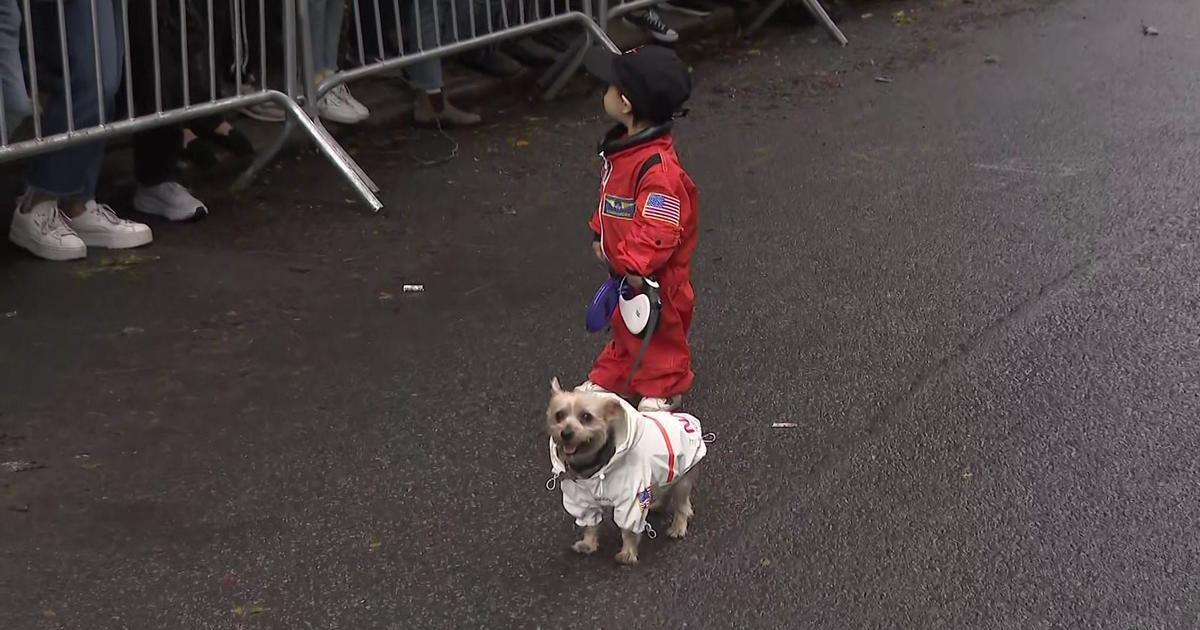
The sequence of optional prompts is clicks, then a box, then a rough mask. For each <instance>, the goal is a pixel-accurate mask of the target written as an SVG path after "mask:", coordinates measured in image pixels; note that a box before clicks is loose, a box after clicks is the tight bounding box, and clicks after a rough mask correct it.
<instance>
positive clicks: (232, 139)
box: [201, 129, 255, 158]
mask: <svg viewBox="0 0 1200 630" xmlns="http://www.w3.org/2000/svg"><path fill="white" fill-rule="evenodd" d="M201 137H202V138H204V139H205V140H207V141H208V142H211V143H213V144H215V145H216V146H218V147H220V148H222V149H224V150H226V151H228V152H230V153H232V154H233V155H234V157H239V158H244V157H250V156H252V155H254V154H255V150H254V144H253V143H251V142H250V138H247V137H246V134H244V133H242V132H240V131H238V130H237V129H232V130H230V132H229V134H228V135H221V134H219V133H217V132H215V131H214V132H210V133H205V134H202V135H201Z"/></svg>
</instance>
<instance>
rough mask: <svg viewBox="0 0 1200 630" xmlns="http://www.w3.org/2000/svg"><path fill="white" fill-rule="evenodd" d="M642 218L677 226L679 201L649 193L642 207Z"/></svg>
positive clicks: (667, 196)
mask: <svg viewBox="0 0 1200 630" xmlns="http://www.w3.org/2000/svg"><path fill="white" fill-rule="evenodd" d="M642 216H644V217H646V218H647V219H654V220H656V221H662V222H664V223H670V224H671V225H679V200H678V199H676V198H674V197H672V196H670V195H664V194H662V193H650V195H649V196H647V197H646V205H644V206H642Z"/></svg>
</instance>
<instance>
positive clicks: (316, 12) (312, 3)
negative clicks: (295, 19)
mask: <svg viewBox="0 0 1200 630" xmlns="http://www.w3.org/2000/svg"><path fill="white" fill-rule="evenodd" d="M305 1H306V2H308V40H309V43H310V45H311V46H312V58H313V74H314V75H315V77H316V79H317V80H318V81H320V80H321V79H322V78H323V75H324V74H325V73H326V72H328V71H329V66H330V62H329V60H328V59H327V57H328V53H327V51H326V49H325V41H326V37H325V20H326V19H327V16H326V12H327V10H328V8H329V5H331V4H335V2H331V1H330V0H305Z"/></svg>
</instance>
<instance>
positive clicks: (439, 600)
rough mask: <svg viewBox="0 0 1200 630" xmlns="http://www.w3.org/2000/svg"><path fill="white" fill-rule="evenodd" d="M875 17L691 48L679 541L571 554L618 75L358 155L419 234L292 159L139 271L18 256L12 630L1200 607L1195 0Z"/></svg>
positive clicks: (1, 391)
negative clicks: (604, 177) (607, 89)
mask: <svg viewBox="0 0 1200 630" xmlns="http://www.w3.org/2000/svg"><path fill="white" fill-rule="evenodd" d="M901 9H903V10H905V11H906V14H905V16H904V17H902V18H898V19H897V18H894V16H893V15H892V14H893V13H894V12H895V11H897V10H901ZM863 12H871V13H872V16H871V17H869V18H863V17H861V16H860V15H859V14H858V12H855V14H854V15H850V16H848V17H847V19H846V20H845V21H844V26H845V30H846V33H847V35H848V36H849V37H850V39H851V42H852V44H851V46H849V47H847V48H844V49H843V48H836V47H834V46H832V45H831V44H830V43H829V42H828V40H827V39H826V38H825V37H824V35H823V34H822V33H820V32H819V31H817V30H816V29H814V28H803V27H796V26H779V27H776V28H775V29H774V30H772V31H771V32H770V33H769V34H768V35H767V36H766V37H765V38H763V39H760V40H755V41H753V42H750V43H748V44H746V43H739V42H732V41H728V40H721V39H712V40H707V41H705V42H700V43H697V44H694V45H692V46H690V47H689V48H688V50H687V57H688V59H689V60H690V61H691V62H692V63H693V65H694V69H695V74H696V78H697V80H696V85H697V88H696V93H695V97H694V99H693V103H692V105H693V108H692V115H691V116H690V117H689V118H688V119H686V120H685V121H684V122H682V123H681V124H680V125H679V127H678V131H677V142H678V144H679V145H680V149H681V156H682V159H683V161H684V163H685V164H686V165H687V166H688V168H689V170H690V171H691V174H692V176H693V178H694V179H695V180H696V182H697V183H698V186H699V188H700V192H701V212H702V229H703V236H702V239H701V245H700V247H699V249H698V250H697V252H696V257H695V271H694V277H695V283H696V287H697V296H698V297H697V300H698V304H697V313H696V320H695V326H694V329H693V342H694V351H695V357H696V369H697V372H698V380H697V383H696V386H695V389H694V392H693V393H692V395H691V396H689V398H688V399H687V402H686V407H687V410H688V411H690V412H691V413H694V414H695V415H697V416H699V417H700V418H701V419H702V420H703V421H704V424H705V428H706V429H711V430H713V431H715V432H716V434H717V441H716V443H714V444H713V445H711V447H710V451H709V453H710V455H709V457H708V459H707V460H706V462H705V468H704V470H703V477H702V479H701V483H700V485H699V488H698V491H697V494H696V502H695V506H696V511H697V516H696V518H695V519H694V520H693V522H692V527H691V529H690V531H689V536H688V538H687V539H686V540H684V541H681V542H677V541H670V540H667V539H666V538H665V537H660V538H658V539H656V540H652V541H645V542H644V544H643V551H642V557H641V564H640V566H638V567H636V568H623V567H618V566H617V565H616V564H615V563H614V562H613V560H612V555H613V554H615V553H616V550H617V548H618V546H619V534H618V533H617V532H616V531H615V530H613V529H608V530H606V531H605V533H604V535H603V536H602V539H601V540H602V553H599V554H597V555H596V556H594V557H589V558H581V557H578V556H576V555H575V554H574V553H573V552H572V551H571V550H570V544H571V543H572V542H573V541H574V536H575V532H574V527H573V523H572V522H571V519H570V518H569V517H568V516H567V515H566V513H565V512H564V511H563V510H562V508H561V504H560V501H561V498H560V496H559V495H558V493H556V492H548V491H547V490H546V489H545V488H544V483H545V481H546V479H547V478H548V477H549V476H550V472H549V463H548V461H547V460H546V449H545V437H544V434H543V433H542V430H541V422H542V420H541V412H542V409H543V407H544V404H545V399H546V393H547V388H548V382H549V380H550V378H551V377H553V376H558V377H560V378H562V379H564V381H577V380H581V379H582V378H583V377H584V375H585V374H586V370H587V368H588V366H589V364H590V361H591V359H592V358H593V356H594V355H595V354H596V353H597V352H598V350H599V348H600V346H601V344H602V343H603V339H601V338H600V337H595V336H589V335H588V334H587V333H586V332H585V331H584V329H583V321H582V319H583V317H582V316H583V308H584V306H585V304H586V302H587V300H588V299H589V298H590V296H591V293H592V291H593V290H594V289H595V287H596V286H597V284H598V283H599V282H600V280H601V279H602V274H603V272H602V271H601V270H600V269H598V268H597V267H596V265H595V263H594V261H592V260H591V258H590V256H591V253H590V247H589V245H588V242H589V237H588V234H587V231H586V218H587V215H588V213H589V211H590V210H591V209H592V208H593V207H594V204H595V195H596V191H597V188H598V183H597V176H598V168H599V165H598V163H597V160H596V158H595V156H594V151H593V149H594V147H595V143H596V141H597V139H598V137H599V135H600V134H601V132H602V131H603V129H604V126H605V123H604V122H603V121H602V120H600V118H599V113H600V109H599V100H598V99H599V94H598V91H595V90H593V91H591V92H590V93H588V94H586V95H580V94H576V95H575V96H572V97H570V98H567V99H565V100H563V101H561V102H557V103H553V104H539V105H528V104H520V103H517V104H513V105H511V106H504V107H502V108H501V109H502V110H503V111H491V112H489V119H490V120H491V121H493V122H492V123H491V124H490V125H489V126H488V127H486V128H484V129H482V130H479V131H475V132H466V133H455V134H453V135H452V136H451V138H452V139H453V140H454V141H456V142H457V144H458V145H459V146H458V147H457V153H456V155H455V156H454V157H453V158H452V159H450V160H449V161H447V162H445V163H443V164H440V165H437V166H429V167H425V166H421V165H420V164H419V162H420V161H431V160H434V159H436V158H438V157H441V156H449V155H450V154H451V151H450V150H451V148H452V146H451V140H450V139H448V138H445V137H442V136H439V135H437V134H435V133H432V132H429V131H417V130H412V129H407V128H403V127H388V128H377V129H374V130H372V131H371V132H369V133H363V134H359V135H356V136H353V137H351V139H350V140H349V144H350V147H349V149H350V150H351V151H352V152H353V153H354V155H355V156H356V157H357V158H358V159H359V160H360V162H361V163H362V165H363V166H364V167H365V168H366V169H367V170H368V172H370V173H371V174H372V175H373V176H374V177H375V178H376V179H377V181H378V182H379V183H380V184H381V185H382V186H383V187H384V195H385V197H384V200H385V203H387V205H388V207H387V210H386V211H385V212H384V213H382V214H380V215H372V214H370V213H369V212H367V211H366V210H364V209H363V208H362V207H361V206H358V205H356V204H355V203H354V202H353V199H352V198H351V197H352V196H351V194H350V193H349V191H348V189H347V188H346V187H345V186H344V185H343V184H342V183H341V182H340V181H339V180H338V179H336V175H335V174H334V172H333V170H332V169H331V168H330V167H329V166H328V165H327V164H324V163H322V162H320V161H318V160H317V159H315V158H311V157H297V158H289V159H288V160H287V161H286V162H285V163H282V164H280V165H278V166H277V167H276V168H275V169H273V170H272V171H271V172H270V173H269V174H268V176H267V179H266V181H264V182H263V183H261V184H260V185H259V186H257V187H256V188H255V189H254V190H252V191H251V192H250V193H248V194H245V195H242V196H237V197H234V196H229V195H226V194H222V193H220V192H219V191H207V195H206V199H208V200H209V201H210V206H211V207H212V208H213V216H212V217H210V219H209V220H207V221H206V222H203V223H199V224H192V225H185V226H175V225H165V224H161V223H155V224H154V225H153V227H154V229H155V230H156V232H155V234H156V241H155V243H154V245H153V246H151V247H150V248H147V249H145V250H140V251H138V252H135V253H133V254H101V253H96V254H93V255H92V257H91V258H90V259H89V260H88V261H86V262H83V263H80V264H51V263H45V262H40V261H35V260H31V259H28V258H26V257H23V256H21V255H19V254H17V253H15V252H12V251H8V250H5V251H4V252H3V253H2V254H0V382H2V383H3V386H2V387H0V462H34V463H36V465H37V466H38V467H37V468H35V469H33V470H25V471H22V472H10V471H9V470H8V469H7V468H5V467H0V628H5V629H13V630H25V629H43V628H49V629H59V628H72V629H74V628H83V629H108V628H131V629H151V628H153V629H158V628H171V629H174V628H184V629H191V628H280V629H305V628H313V629H324V628H353V629H360V628H397V629H399V628H404V629H410V628H414V629H415V628H545V629H556V628H572V629H575V628H622V627H642V628H684V627H687V628H1022V629H1025V628H1195V627H1200V488H1198V484H1200V465H1198V464H1197V458H1196V456H1195V454H1196V452H1197V448H1198V447H1200V426H1198V423H1197V419H1198V418H1200V282H1197V278H1198V274H1200V251H1198V250H1200V245H1197V241H1198V239H1200V213H1198V207H1200V203H1198V202H1197V200H1198V199H1200V177H1197V175H1196V173H1197V167H1198V165H1200V106H1198V103H1200V98H1198V96H1197V95H1198V94H1200V74H1198V73H1197V71H1196V69H1197V68H1200V45H1198V44H1200V42H1198V41H1197V38H1198V37H1200V35H1197V34H1198V33H1200V5H1197V4H1196V3H1195V2H1191V1H1189V0H1142V1H1141V2H1137V3H1130V2H1123V1H1120V0H1060V1H1056V2H1042V1H1034V0H997V1H995V2H986V3H985V2H977V3H960V2H900V3H896V2H892V3H883V4H877V5H868V7H867V8H866V9H864V10H863ZM1143 23H1145V24H1148V25H1152V26H1155V27H1156V28H1157V29H1158V30H1159V31H1160V32H1161V34H1160V35H1158V36H1154V37H1152V36H1146V35H1143V31H1142V28H1141V25H1142V24H1143ZM880 77H882V78H886V79H890V82H885V81H879V80H877V78H880ZM406 284H421V285H423V286H424V292H420V293H406V292H404V291H403V286H404V285H406ZM773 422H786V423H794V424H795V425H796V426H795V428H782V429H774V428H771V424H772V423H773ZM659 529H660V530H661V529H662V528H661V527H660V528H659Z"/></svg>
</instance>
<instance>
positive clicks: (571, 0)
mask: <svg viewBox="0 0 1200 630" xmlns="http://www.w3.org/2000/svg"><path fill="white" fill-rule="evenodd" d="M573 5H575V6H574V7H573ZM351 7H352V11H351V14H352V15H351V18H352V19H353V24H352V26H351V30H352V34H353V35H354V40H355V44H356V46H355V51H354V52H356V53H357V61H358V63H359V65H358V67H356V68H352V69H347V70H341V71H338V72H335V73H333V74H330V75H329V76H328V77H325V78H323V79H321V80H319V81H318V80H316V78H314V77H313V76H312V73H313V67H312V63H311V60H306V61H308V63H306V64H305V75H306V76H305V80H306V85H308V86H310V87H309V91H308V92H307V94H308V97H309V101H310V102H312V103H315V102H316V101H317V100H318V99H320V98H321V97H323V96H324V95H325V94H326V93H328V92H329V91H330V90H332V89H334V88H336V87H337V86H338V85H341V84H343V83H346V82H349V81H354V80H357V79H361V78H363V77H367V76H370V75H375V74H379V73H384V72H389V71H394V70H398V69H401V68H411V67H413V66H415V65H418V64H422V63H431V62H435V61H436V60H438V59H441V58H443V57H448V56H451V55H455V54H458V53H461V52H465V51H468V50H471V49H475V48H480V47H485V46H492V45H496V44H499V43H502V42H504V41H506V40H510V39H516V38H520V37H525V36H527V35H532V34H534V33H537V32H540V31H546V30H551V29H556V28H560V27H564V26H571V25H577V26H579V27H580V28H582V30H583V33H584V35H585V36H587V37H588V38H589V41H593V42H598V43H600V44H603V45H605V46H607V47H608V48H609V49H611V50H613V51H617V47H616V45H614V44H613V43H612V41H611V40H610V39H609V38H608V35H607V34H606V33H605V32H604V29H603V27H602V25H601V24H600V23H599V21H598V15H597V14H596V13H595V12H593V10H592V9H593V6H592V0H582V1H580V0H351ZM300 19H301V21H302V22H305V23H307V20H309V19H310V16H307V12H306V11H305V10H304V9H303V8H301V11H300ZM307 31H308V29H305V28H302V29H301V39H302V41H303V40H305V39H306V37H307ZM305 48H306V49H309V47H307V46H306V47H305ZM554 72H555V71H554V69H553V68H552V69H551V73H552V74H553V73H554Z"/></svg>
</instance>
